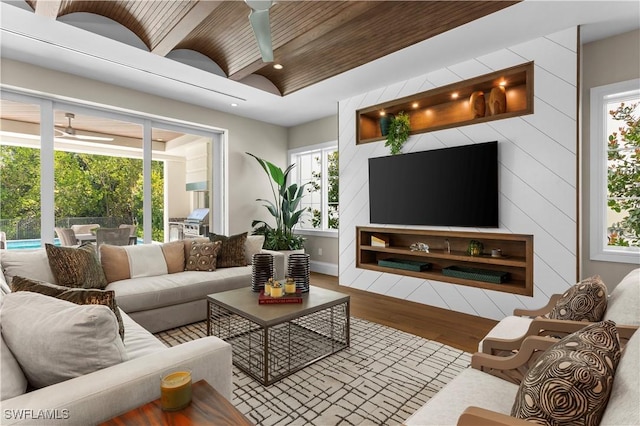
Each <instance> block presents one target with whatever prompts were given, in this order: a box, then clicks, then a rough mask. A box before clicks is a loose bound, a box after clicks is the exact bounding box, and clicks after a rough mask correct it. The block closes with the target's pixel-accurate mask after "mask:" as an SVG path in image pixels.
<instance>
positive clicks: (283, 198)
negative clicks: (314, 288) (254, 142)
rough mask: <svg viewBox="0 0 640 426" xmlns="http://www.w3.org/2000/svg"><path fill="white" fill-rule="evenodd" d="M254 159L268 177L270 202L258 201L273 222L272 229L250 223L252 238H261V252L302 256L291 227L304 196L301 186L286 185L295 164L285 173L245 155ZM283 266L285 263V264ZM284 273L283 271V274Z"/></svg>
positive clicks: (262, 223) (300, 241)
mask: <svg viewBox="0 0 640 426" xmlns="http://www.w3.org/2000/svg"><path fill="white" fill-rule="evenodd" d="M247 154H249V155H250V156H252V157H253V158H255V159H256V161H258V163H259V164H260V165H261V166H262V169H263V170H264V171H265V173H266V174H267V176H268V177H269V184H270V185H271V192H272V193H273V201H269V200H265V199H262V198H258V199H257V200H256V201H261V202H263V203H265V204H264V206H265V207H266V208H267V210H268V211H269V213H271V215H272V216H273V218H274V219H275V222H276V223H275V227H273V226H271V225H269V224H268V223H266V222H265V221H263V220H254V221H253V222H252V223H251V226H252V227H255V228H254V230H253V234H254V235H264V248H265V249H267V250H277V251H298V252H302V253H304V246H303V243H304V238H303V237H302V236H300V235H295V234H294V233H293V227H294V226H296V225H297V224H298V221H299V220H300V215H301V214H302V212H303V211H304V209H298V206H299V204H300V200H302V197H303V195H304V187H305V185H306V184H304V185H300V186H298V185H297V184H295V183H293V184H291V185H287V177H288V176H289V173H290V172H291V170H292V169H293V168H294V167H295V164H292V165H290V166H289V167H287V168H286V169H285V170H284V171H283V170H282V169H281V168H280V167H278V166H276V165H274V164H273V163H270V162H269V161H266V160H263V159H262V158H258V157H256V156H255V155H253V154H251V153H249V152H247ZM285 264H286V262H285ZM285 273H286V271H285Z"/></svg>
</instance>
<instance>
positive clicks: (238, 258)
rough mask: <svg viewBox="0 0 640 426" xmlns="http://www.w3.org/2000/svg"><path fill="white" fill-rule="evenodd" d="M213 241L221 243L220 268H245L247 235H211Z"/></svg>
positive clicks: (244, 233)
mask: <svg viewBox="0 0 640 426" xmlns="http://www.w3.org/2000/svg"><path fill="white" fill-rule="evenodd" d="M209 238H210V239H211V241H214V242H215V241H221V242H222V247H221V248H220V252H219V253H218V263H217V265H218V268H230V267H233V266H245V265H247V260H246V259H245V242H246V241H247V233H246V232H243V233H242V234H237V235H231V236H230V237H227V236H225V235H218V234H209Z"/></svg>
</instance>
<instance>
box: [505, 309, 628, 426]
mask: <svg viewBox="0 0 640 426" xmlns="http://www.w3.org/2000/svg"><path fill="white" fill-rule="evenodd" d="M620 352H621V351H620V341H619V338H618V330H617V329H616V326H615V323H614V322H613V321H603V322H599V323H595V324H591V325H589V326H587V327H585V328H583V329H581V330H579V331H577V332H575V333H573V334H570V335H568V336H566V337H565V338H563V339H561V340H559V341H558V342H557V343H556V344H554V345H553V346H551V347H550V348H549V349H547V350H546V351H545V352H544V353H543V354H542V355H541V356H540V358H539V359H538V361H537V362H536V364H535V365H534V366H533V367H532V368H531V369H530V370H529V371H528V372H527V375H526V376H525V377H524V379H523V380H522V383H521V384H520V388H519V389H518V393H517V394H516V399H515V402H514V404H513V407H512V409H511V415H512V416H513V417H516V418H519V419H526V420H529V421H532V422H534V423H538V424H544V425H554V426H555V425H598V424H599V423H600V419H601V418H602V415H603V413H604V409H605V408H606V406H607V402H608V401H609V394H610V393H611V388H612V385H613V377H614V374H615V370H616V367H617V366H618V361H619V360H620V356H621V353H620Z"/></svg>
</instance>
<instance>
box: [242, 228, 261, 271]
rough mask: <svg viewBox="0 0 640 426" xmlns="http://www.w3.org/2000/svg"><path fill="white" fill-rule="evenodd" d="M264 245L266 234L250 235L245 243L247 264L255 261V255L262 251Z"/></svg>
mask: <svg viewBox="0 0 640 426" xmlns="http://www.w3.org/2000/svg"><path fill="white" fill-rule="evenodd" d="M263 245H264V235H248V236H247V241H246V242H245V243H244V260H245V262H247V265H251V263H252V262H253V255H254V254H257V253H260V251H262V246H263Z"/></svg>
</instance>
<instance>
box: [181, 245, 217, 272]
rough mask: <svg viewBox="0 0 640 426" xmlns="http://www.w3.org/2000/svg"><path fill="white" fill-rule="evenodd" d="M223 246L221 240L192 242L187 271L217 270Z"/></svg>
mask: <svg viewBox="0 0 640 426" xmlns="http://www.w3.org/2000/svg"><path fill="white" fill-rule="evenodd" d="M221 246H222V243H221V242H220V241H216V242H212V241H208V242H206V243H199V242H194V243H193V244H191V252H190V253H189V257H188V258H187V262H186V266H185V271H215V270H216V260H217V257H218V253H219V252H220V247H221Z"/></svg>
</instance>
